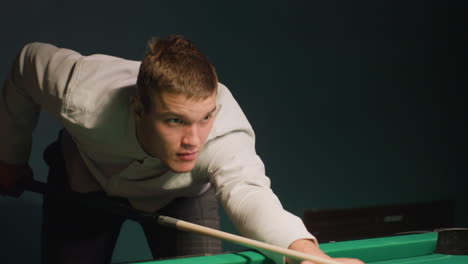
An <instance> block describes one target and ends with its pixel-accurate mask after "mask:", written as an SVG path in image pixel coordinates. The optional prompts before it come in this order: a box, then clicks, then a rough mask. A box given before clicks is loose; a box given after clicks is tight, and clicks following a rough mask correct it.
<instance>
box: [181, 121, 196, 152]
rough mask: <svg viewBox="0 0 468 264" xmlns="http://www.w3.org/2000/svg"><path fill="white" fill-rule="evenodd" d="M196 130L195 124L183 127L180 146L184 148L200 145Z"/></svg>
mask: <svg viewBox="0 0 468 264" xmlns="http://www.w3.org/2000/svg"><path fill="white" fill-rule="evenodd" d="M198 129H199V128H198V126H197V125H195V124H192V125H189V126H187V127H185V129H184V135H183V138H182V145H183V146H184V147H196V146H198V145H199V144H200V138H199V132H198Z"/></svg>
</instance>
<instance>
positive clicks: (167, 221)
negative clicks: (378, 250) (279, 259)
mask: <svg viewBox="0 0 468 264" xmlns="http://www.w3.org/2000/svg"><path fill="white" fill-rule="evenodd" d="M158 223H159V224H160V225H163V226H168V227H173V228H174V227H175V228H177V229H178V230H181V231H187V232H191V233H197V234H201V235H205V236H209V237H214V238H218V239H221V240H225V241H229V242H232V243H235V244H239V245H243V246H246V247H249V248H254V249H264V250H268V251H271V252H274V253H278V254H281V255H283V256H286V257H289V258H293V259H297V260H310V261H314V262H315V263H317V264H342V263H341V262H338V261H335V260H332V259H325V258H321V257H316V256H312V255H309V254H305V253H302V252H298V251H294V250H291V249H287V248H282V247H278V246H275V245H271V244H268V243H264V242H260V241H257V240H254V239H250V238H246V237H242V236H238V235H234V234H230V233H227V232H223V231H219V230H216V229H213V228H209V227H206V226H201V225H197V224H193V223H190V222H186V221H183V220H179V219H176V218H172V217H169V216H162V215H161V216H159V217H158Z"/></svg>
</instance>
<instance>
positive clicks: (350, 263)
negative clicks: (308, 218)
mask: <svg viewBox="0 0 468 264" xmlns="http://www.w3.org/2000/svg"><path fill="white" fill-rule="evenodd" d="M288 248H289V249H291V250H295V251H299V252H303V253H306V254H310V255H313V256H317V257H321V258H325V259H333V260H335V261H338V262H341V263H343V264H364V262H362V261H360V260H359V259H353V258H331V257H329V256H328V255H327V254H325V253H323V251H322V250H320V248H319V247H318V246H317V244H315V242H314V241H312V240H309V239H298V240H296V241H294V242H292V243H291V245H290V246H289V247H288ZM286 263H288V264H298V263H299V261H297V260H292V259H286ZM300 264H316V263H314V262H312V261H309V260H305V261H302V262H300Z"/></svg>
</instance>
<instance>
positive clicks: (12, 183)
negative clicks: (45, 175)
mask: <svg viewBox="0 0 468 264" xmlns="http://www.w3.org/2000/svg"><path fill="white" fill-rule="evenodd" d="M32 176H33V172H32V170H31V167H29V165H28V164H23V165H16V164H9V163H6V162H4V161H1V160H0V195H9V196H13V197H19V196H20V195H21V194H22V193H23V192H24V188H23V187H22V186H21V184H20V181H21V180H25V179H27V178H32Z"/></svg>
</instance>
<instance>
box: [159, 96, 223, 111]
mask: <svg viewBox="0 0 468 264" xmlns="http://www.w3.org/2000/svg"><path fill="white" fill-rule="evenodd" d="M154 99H155V102H154V103H155V104H154V106H155V110H156V111H157V112H159V113H162V114H164V113H180V114H189V113H200V114H206V113H208V112H210V111H212V110H213V109H214V108H215V107H216V93H213V95H211V96H209V97H207V98H188V97H187V96H186V95H184V94H174V93H161V94H159V95H158V96H155V98H154Z"/></svg>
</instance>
